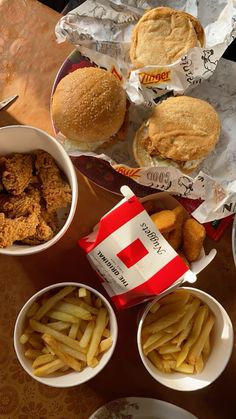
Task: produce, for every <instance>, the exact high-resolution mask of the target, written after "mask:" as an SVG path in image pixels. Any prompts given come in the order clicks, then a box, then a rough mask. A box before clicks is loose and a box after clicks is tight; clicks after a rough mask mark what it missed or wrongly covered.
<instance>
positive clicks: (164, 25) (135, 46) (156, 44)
mask: <svg viewBox="0 0 236 419" xmlns="http://www.w3.org/2000/svg"><path fill="white" fill-rule="evenodd" d="M204 43H205V35H204V30H203V28H202V26H201V24H200V22H199V21H198V19H196V18H195V17H194V16H192V15H190V14H189V13H186V12H182V11H180V10H175V9H172V8H170V7H157V8H155V9H151V10H149V11H147V12H146V13H144V15H143V16H142V17H141V19H140V20H139V21H138V23H137V25H136V26H135V27H134V29H133V32H132V37H131V46H130V59H131V61H132V63H133V64H134V66H135V67H143V66H146V65H168V64H171V63H174V62H175V61H177V60H178V58H180V57H181V56H182V55H184V54H186V52H187V51H188V50H189V49H190V48H193V47H196V46H200V47H203V46H204Z"/></svg>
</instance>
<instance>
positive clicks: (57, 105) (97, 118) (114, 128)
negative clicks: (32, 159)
mask: <svg viewBox="0 0 236 419" xmlns="http://www.w3.org/2000/svg"><path fill="white" fill-rule="evenodd" d="M126 102H127V99H126V93H125V91H124V89H123V87H122V84H121V82H120V81H119V80H118V79H117V78H116V77H115V76H114V75H113V74H112V73H110V72H109V71H106V70H103V69H101V68H97V67H85V68H80V69H78V70H75V71H74V72H72V73H69V74H68V75H67V76H65V77H64V78H63V79H62V80H61V81H60V82H59V83H58V85H57V87H56V90H55V92H54V94H53V97H52V104H51V113H52V119H53V122H54V124H55V126H56V128H57V129H58V130H59V131H60V132H61V133H62V134H63V135H64V136H65V137H66V138H67V139H69V140H73V141H74V142H76V143H77V145H78V149H80V150H84V151H92V150H95V149H96V148H98V147H99V146H102V145H104V144H105V143H109V144H110V143H111V142H115V141H117V140H120V139H123V138H124V134H125V128H126V125H127V109H126V108H127V106H126Z"/></svg>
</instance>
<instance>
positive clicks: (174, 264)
mask: <svg viewBox="0 0 236 419" xmlns="http://www.w3.org/2000/svg"><path fill="white" fill-rule="evenodd" d="M188 270H189V267H188V266H187V265H185V263H184V262H183V260H182V259H181V258H180V257H179V256H178V255H177V256H175V257H174V259H172V260H171V261H170V262H169V263H167V265H165V266H164V267H163V268H162V269H160V271H158V272H157V273H155V274H154V275H153V276H152V277H151V278H150V279H148V280H147V281H146V282H143V283H142V284H141V285H139V286H138V287H136V288H133V289H132V290H130V291H128V292H127V293H124V294H119V295H114V296H113V297H112V301H113V302H114V304H115V305H116V307H117V308H120V309H122V308H128V307H131V306H134V305H136V304H138V303H140V302H142V301H144V300H145V299H147V298H148V297H149V298H150V297H155V296H156V295H158V294H160V293H161V292H163V291H165V290H166V289H167V288H169V287H170V286H171V285H172V284H173V283H174V282H175V281H177V279H179V278H181V276H182V275H183V274H184V273H185V272H187V271H188Z"/></svg>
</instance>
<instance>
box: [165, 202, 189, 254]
mask: <svg viewBox="0 0 236 419" xmlns="http://www.w3.org/2000/svg"><path fill="white" fill-rule="evenodd" d="M172 211H173V212H174V213H175V215H176V222H175V227H174V229H173V230H172V231H170V232H169V236H168V242H169V244H170V245H171V246H172V247H173V249H175V250H177V249H179V247H180V245H181V242H182V227H183V222H184V219H185V218H186V214H185V211H184V208H183V207H180V206H178V207H176V208H174V209H173V210H172Z"/></svg>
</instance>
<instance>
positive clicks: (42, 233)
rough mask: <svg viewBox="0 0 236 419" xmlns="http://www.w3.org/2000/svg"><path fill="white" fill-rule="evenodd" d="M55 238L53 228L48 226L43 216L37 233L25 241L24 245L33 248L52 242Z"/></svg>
mask: <svg viewBox="0 0 236 419" xmlns="http://www.w3.org/2000/svg"><path fill="white" fill-rule="evenodd" d="M53 236H54V232H53V230H52V228H51V227H50V226H49V225H47V223H46V222H45V221H44V219H43V218H42V216H41V217H40V218H39V224H38V225H37V227H36V232H35V234H34V235H33V236H30V237H27V238H26V239H24V240H23V243H25V244H30V245H32V246H34V245H37V244H41V243H44V242H46V241H48V240H50V239H51V238H52V237H53Z"/></svg>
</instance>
